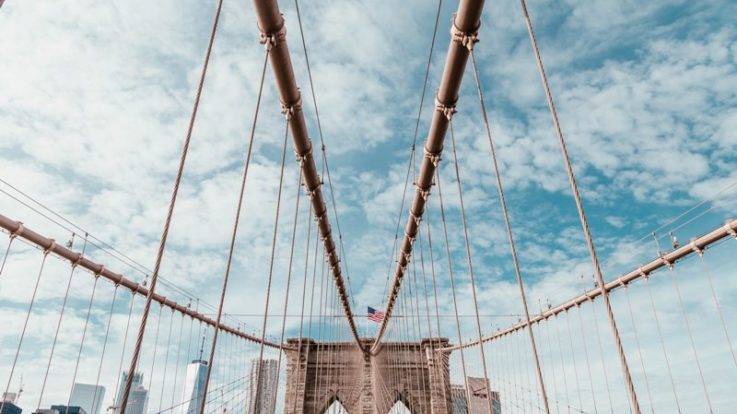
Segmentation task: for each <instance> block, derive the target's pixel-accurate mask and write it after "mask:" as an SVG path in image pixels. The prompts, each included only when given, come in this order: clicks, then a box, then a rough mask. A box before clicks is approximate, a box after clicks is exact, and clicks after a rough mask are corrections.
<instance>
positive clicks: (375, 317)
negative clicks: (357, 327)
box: [367, 306, 384, 322]
mask: <svg viewBox="0 0 737 414" xmlns="http://www.w3.org/2000/svg"><path fill="white" fill-rule="evenodd" d="M367 311H368V318H369V320H370V321H374V322H383V321H384V312H382V311H379V310H376V309H374V308H372V307H371V306H369V307H368V310H367Z"/></svg>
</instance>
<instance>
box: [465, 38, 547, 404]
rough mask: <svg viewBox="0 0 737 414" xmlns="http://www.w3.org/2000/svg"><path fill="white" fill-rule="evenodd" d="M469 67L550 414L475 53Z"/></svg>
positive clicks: (536, 370)
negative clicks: (471, 71) (474, 82)
mask: <svg viewBox="0 0 737 414" xmlns="http://www.w3.org/2000/svg"><path fill="white" fill-rule="evenodd" d="M471 65H472V67H473V76H474V79H475V80H476V91H477V92H478V96H479V105H480V106H481V113H482V116H483V119H484V126H485V127H486V137H487V139H488V141H489V148H490V149H491V163H492V165H493V166H494V175H495V177H496V188H497V191H498V193H499V204H500V206H501V209H502V216H503V217H504V227H505V229H506V232H507V240H508V241H509V249H510V252H511V254H512V264H513V265H514V273H515V276H516V277H517V286H518V287H519V292H520V300H521V301H522V307H523V308H524V312H525V322H526V323H527V332H528V333H529V336H530V347H531V350H532V355H533V358H534V361H535V372H536V373H537V381H538V385H539V387H540V392H541V393H542V399H543V407H544V408H545V412H546V413H550V407H549V406H548V394H547V391H546V389H545V381H544V380H543V374H542V370H541V369H540V358H539V357H538V355H537V344H536V343H535V334H534V333H533V332H532V325H531V324H530V309H529V306H528V305H527V294H526V293H525V285H524V282H523V281H522V272H521V271H520V265H519V259H518V257H517V245H516V243H515V242H514V235H513V233H512V224H511V221H510V219H509V211H508V209H507V199H506V197H505V195H504V186H503V185H502V177H501V173H500V171H499V162H498V161H497V157H496V146H495V145H494V140H493V139H492V136H491V126H490V123H489V116H488V112H487V110H486V102H485V100H484V93H483V89H482V88H481V77H480V76H479V70H478V65H477V63H476V53H475V52H474V51H473V50H471Z"/></svg>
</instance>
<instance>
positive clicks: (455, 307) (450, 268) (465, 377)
mask: <svg viewBox="0 0 737 414" xmlns="http://www.w3.org/2000/svg"><path fill="white" fill-rule="evenodd" d="M435 183H436V184H437V186H438V200H439V202H440V217H441V219H442V222H443V233H444V235H445V255H446V256H447V259H448V277H449V279H450V288H451V292H452V293H453V310H454V313H455V320H456V331H457V333H458V343H459V344H461V343H463V336H462V335H461V320H460V319H459V318H458V301H457V300H456V287H455V280H454V278H453V263H452V261H451V254H450V240H448V226H447V224H446V221H445V207H444V206H443V190H442V186H441V185H440V171H439V170H435ZM460 352H461V367H462V368H463V383H464V384H465V385H466V390H465V391H466V401H468V402H470V401H471V389H470V387H469V386H468V375H467V373H466V358H465V355H464V353H463V348H461V349H460Z"/></svg>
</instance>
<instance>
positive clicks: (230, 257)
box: [200, 42, 271, 412]
mask: <svg viewBox="0 0 737 414" xmlns="http://www.w3.org/2000/svg"><path fill="white" fill-rule="evenodd" d="M270 51H271V47H270V43H268V42H267V43H266V53H264V64H263V65H262V68H261V80H260V81H259V86H258V94H257V96H256V109H255V110H254V114H253V123H252V125H251V135H250V137H249V139H248V147H247V148H246V159H245V161H244V162H243V174H242V176H241V187H240V192H239V194H238V205H237V207H236V210H235V219H234V222H233V232H232V234H231V237H230V247H229V250H228V259H227V262H226V265H225V276H224V277H223V287H222V290H221V291H220V303H219V304H218V313H217V318H216V319H215V333H214V334H213V336H212V346H211V347H210V359H209V361H210V363H209V365H208V366H207V370H206V373H205V382H204V385H203V394H205V395H207V388H208V386H209V384H210V377H211V375H212V363H213V360H214V359H215V347H216V345H217V340H218V333H219V331H220V320H221V318H222V314H223V304H224V303H225V292H226V291H227V289H228V279H229V278H230V269H231V265H232V263H233V254H234V252H235V241H236V237H237V235H238V225H239V224H240V220H241V210H242V209H243V198H244V196H245V191H246V181H247V180H248V169H249V166H250V165H251V154H252V150H253V141H254V137H255V136H256V124H257V123H258V115H259V112H260V109H261V98H262V96H263V91H264V80H265V79H266V66H267V65H268V63H269V52H270ZM206 400H207V399H206V398H203V399H202V404H201V407H200V408H201V412H204V411H205V404H206Z"/></svg>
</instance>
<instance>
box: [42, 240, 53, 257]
mask: <svg viewBox="0 0 737 414" xmlns="http://www.w3.org/2000/svg"><path fill="white" fill-rule="evenodd" d="M54 247H56V241H54V239H51V244H50V245H49V247H47V248H45V249H44V256H48V255H49V253H51V252H52V251H53V250H54Z"/></svg>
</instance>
